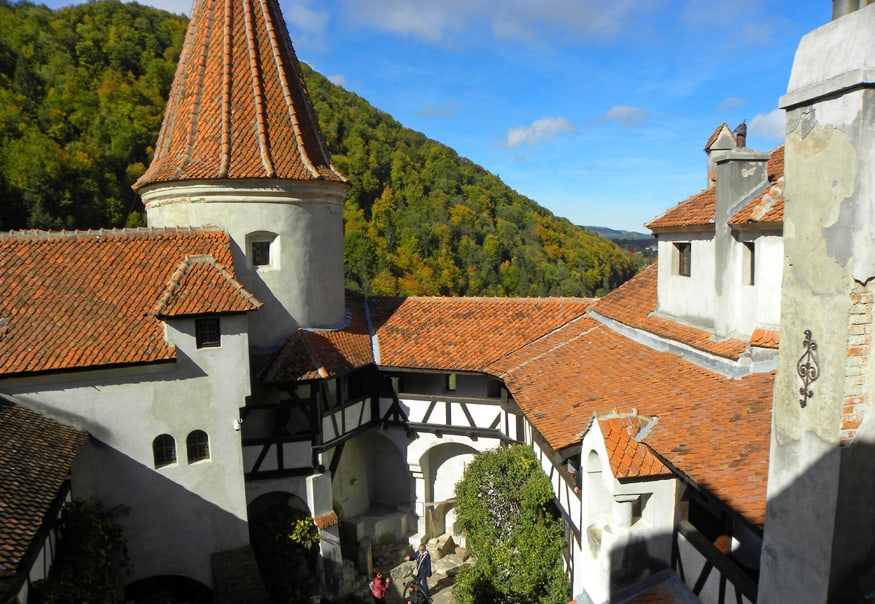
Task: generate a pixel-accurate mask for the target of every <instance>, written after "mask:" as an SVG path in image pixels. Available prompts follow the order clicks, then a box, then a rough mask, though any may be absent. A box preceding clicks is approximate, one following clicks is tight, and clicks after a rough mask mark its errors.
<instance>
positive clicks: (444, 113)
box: [419, 103, 459, 118]
mask: <svg viewBox="0 0 875 604" xmlns="http://www.w3.org/2000/svg"><path fill="white" fill-rule="evenodd" d="M458 114H459V104H458V103H447V104H444V105H426V106H425V107H423V108H422V110H420V112H419V115H421V116H422V117H434V118H447V117H454V116H456V115H458Z"/></svg>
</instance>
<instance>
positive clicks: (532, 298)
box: [372, 296, 596, 304]
mask: <svg viewBox="0 0 875 604" xmlns="http://www.w3.org/2000/svg"><path fill="white" fill-rule="evenodd" d="M372 297H374V298H378V297H379V298H383V297H385V298H396V299H400V300H435V301H440V302H446V303H447V304H449V303H452V302H458V301H465V302H468V301H482V302H515V303H527V304H532V303H538V304H541V303H544V302H578V303H592V302H593V301H595V300H596V298H594V297H575V296H540V297H538V296H528V297H520V296H372Z"/></svg>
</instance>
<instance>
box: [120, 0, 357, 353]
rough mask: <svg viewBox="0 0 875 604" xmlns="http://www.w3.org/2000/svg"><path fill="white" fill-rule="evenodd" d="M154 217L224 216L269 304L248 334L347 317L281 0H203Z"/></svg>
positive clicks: (271, 341)
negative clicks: (281, 8)
mask: <svg viewBox="0 0 875 604" xmlns="http://www.w3.org/2000/svg"><path fill="white" fill-rule="evenodd" d="M134 189H135V190H136V191H137V192H138V193H139V194H140V196H141V197H142V199H143V203H144V204H145V206H146V216H147V220H148V223H149V226H154V227H176V226H189V227H195V226H213V225H215V226H219V227H222V228H224V229H225V230H227V231H228V233H229V234H230V236H231V238H232V240H233V246H234V249H233V250H232V255H233V258H234V264H235V268H236V272H237V278H238V279H239V280H240V281H241V282H242V283H243V284H244V286H245V287H246V288H247V289H248V290H249V291H251V292H253V293H254V294H255V296H256V297H257V298H258V299H259V300H261V301H262V302H264V307H263V308H262V310H260V311H259V312H257V313H252V315H251V316H250V328H249V337H250V343H251V345H252V346H253V347H256V348H269V347H274V346H276V345H278V344H279V343H280V342H281V341H282V340H284V339H285V338H286V337H288V336H289V335H290V334H291V333H293V332H294V330H296V329H297V328H299V327H332V326H335V325H338V324H339V323H341V322H342V321H343V318H344V271H343V199H344V196H345V194H346V189H347V183H346V179H345V178H344V177H343V176H342V175H341V174H340V172H339V171H338V170H337V168H335V166H334V165H333V164H332V162H331V158H330V156H329V153H328V150H327V148H326V146H325V144H324V142H323V139H322V134H321V132H320V130H319V125H318V123H317V120H316V115H315V112H314V110H313V106H312V104H311V102H310V98H309V96H308V94H307V89H306V85H305V83H304V80H303V77H302V74H301V68H300V65H299V63H298V59H297V57H296V55H295V51H294V48H293V47H292V42H291V39H290V38H289V34H288V30H287V29H286V26H285V21H284V20H283V17H282V13H281V11H280V8H279V4H278V2H277V1H276V0H198V1H196V2H195V3H194V6H193V8H192V15H191V21H190V22H189V26H188V30H187V32H186V37H185V42H184V45H183V49H182V54H181V56H180V60H179V65H178V66H177V69H176V75H175V77H174V80H173V85H172V87H171V91H170V97H169V99H168V102H167V108H166V110H165V114H164V122H163V124H162V126H161V132H160V134H159V136H158V142H157V143H156V146H155V153H154V156H153V158H152V163H151V164H150V166H149V168H148V169H147V170H146V172H145V174H143V176H142V177H141V178H140V179H139V180H138V181H137V182H136V183H134Z"/></svg>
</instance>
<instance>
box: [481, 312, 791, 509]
mask: <svg viewBox="0 0 875 604" xmlns="http://www.w3.org/2000/svg"><path fill="white" fill-rule="evenodd" d="M569 359H574V361H573V362H570V361H569ZM489 371H490V373H493V374H495V375H499V376H501V377H503V379H504V382H505V384H506V385H507V387H508V388H509V389H510V391H511V392H512V393H513V396H514V399H515V400H516V402H517V404H518V405H519V406H520V408H521V409H522V410H523V412H524V413H525V414H526V417H527V418H528V419H529V421H530V422H532V424H533V425H534V426H535V428H536V429H537V430H538V432H540V433H541V434H542V435H543V436H544V437H545V438H546V439H547V442H549V443H550V446H551V447H552V448H553V449H554V450H557V451H558V450H562V449H564V448H567V447H570V446H573V445H577V444H579V443H580V439H581V438H582V435H583V433H584V432H585V431H586V429H587V427H588V425H589V421H590V418H591V417H592V416H593V414H594V413H599V412H602V411H604V410H606V409H612V408H615V407H616V408H629V407H637V408H638V409H639V410H640V411H641V412H642V413H646V414H647V415H648V416H654V417H656V422H655V424H653V426H652V427H651V428H650V430H649V431H648V432H647V435H646V437H645V438H644V442H645V443H646V444H647V445H648V446H649V447H650V449H651V450H653V451H654V452H656V454H657V455H658V456H659V457H660V458H662V459H663V460H665V461H666V462H668V463H669V464H671V466H672V467H674V468H676V469H677V470H678V471H680V472H681V473H682V474H685V475H687V476H688V477H689V478H690V479H691V480H693V481H694V482H695V483H696V484H698V485H700V486H702V487H703V488H706V489H707V490H709V491H711V492H712V493H713V494H714V495H715V496H717V497H718V498H719V499H721V500H723V501H725V502H726V503H727V504H729V505H731V507H732V508H733V509H735V510H736V511H738V512H739V513H741V514H742V515H743V516H744V517H745V518H747V519H748V520H749V521H750V522H752V523H754V524H757V525H762V522H763V520H764V517H765V503H766V481H767V476H768V454H769V441H770V436H769V435H770V429H771V399H772V386H773V381H774V374H773V373H769V374H756V375H752V376H749V377H746V378H744V379H741V380H737V379H731V378H727V377H724V376H722V375H719V374H716V373H712V372H710V371H708V370H706V369H703V368H702V367H699V366H698V365H694V364H692V363H689V362H687V361H685V360H683V359H681V358H679V357H677V356H675V355H672V354H670V353H667V352H657V351H655V350H652V349H650V348H648V347H646V346H644V345H642V344H638V343H637V342H634V341H632V340H630V339H628V338H625V337H623V336H622V335H620V334H618V333H616V332H614V331H612V330H611V329H609V328H608V327H606V326H604V325H601V324H599V323H597V322H595V321H593V320H592V319H589V318H585V319H582V320H579V321H574V322H572V323H569V324H568V325H566V326H565V327H563V328H562V329H559V330H557V331H555V332H553V333H551V334H549V335H548V336H546V337H545V338H543V339H541V340H539V341H537V342H535V343H533V344H532V345H530V346H526V347H523V348H521V349H520V350H519V351H517V352H515V353H514V354H512V355H510V356H509V357H508V358H505V359H502V360H501V361H499V362H496V363H495V364H493V365H492V366H491V367H490V368H489Z"/></svg>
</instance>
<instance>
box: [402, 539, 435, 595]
mask: <svg viewBox="0 0 875 604" xmlns="http://www.w3.org/2000/svg"><path fill="white" fill-rule="evenodd" d="M404 559H405V560H410V556H404ZM413 559H414V560H415V561H416V570H414V571H413V577H414V578H415V579H416V581H417V583H419V584H420V585H421V586H422V591H424V592H425V594H426V595H428V580H429V579H431V556H429V555H428V550H427V549H426V548H425V544H424V543H423V544H421V545H420V546H419V551H417V552H416V554H415V555H414V557H413Z"/></svg>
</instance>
